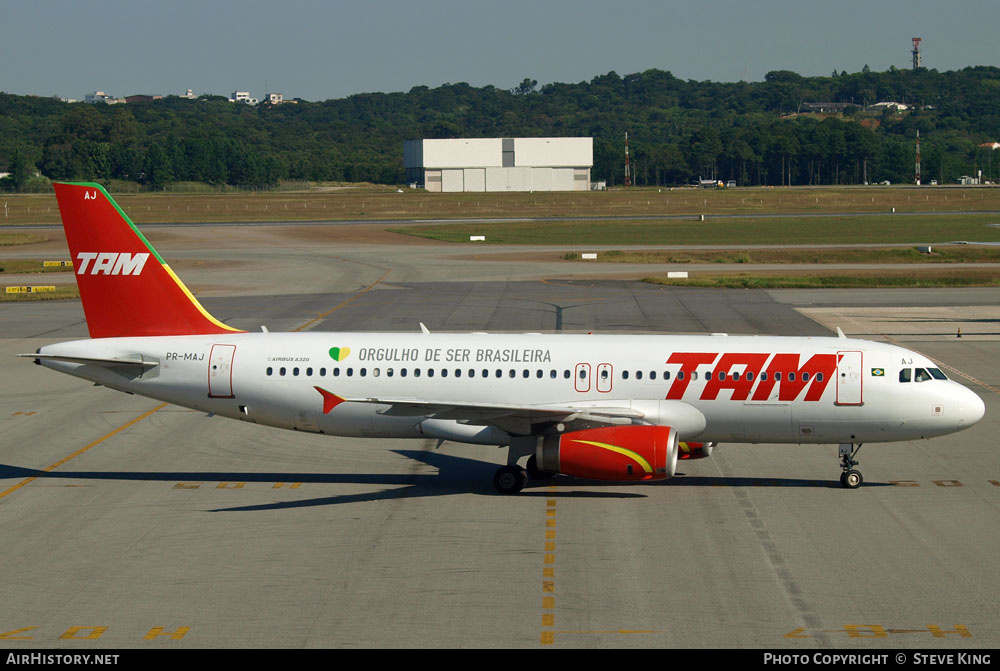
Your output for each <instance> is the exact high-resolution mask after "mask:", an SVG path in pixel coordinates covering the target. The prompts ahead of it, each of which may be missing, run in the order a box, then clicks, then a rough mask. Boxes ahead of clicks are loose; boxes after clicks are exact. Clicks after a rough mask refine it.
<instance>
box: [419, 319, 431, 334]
mask: <svg viewBox="0 0 1000 671" xmlns="http://www.w3.org/2000/svg"><path fill="white" fill-rule="evenodd" d="M420 332H421V333H430V330H429V329H428V328H427V327H426V326H424V323H423V322H420Z"/></svg>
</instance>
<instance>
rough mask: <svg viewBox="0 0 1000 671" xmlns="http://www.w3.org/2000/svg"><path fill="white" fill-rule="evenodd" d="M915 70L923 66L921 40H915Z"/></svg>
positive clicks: (916, 38) (915, 38) (917, 38)
mask: <svg viewBox="0 0 1000 671" xmlns="http://www.w3.org/2000/svg"><path fill="white" fill-rule="evenodd" d="M912 53H913V69H914V70H916V69H917V68H919V67H920V66H921V65H922V60H921V58H920V38H919V37H914V38H913V52H912Z"/></svg>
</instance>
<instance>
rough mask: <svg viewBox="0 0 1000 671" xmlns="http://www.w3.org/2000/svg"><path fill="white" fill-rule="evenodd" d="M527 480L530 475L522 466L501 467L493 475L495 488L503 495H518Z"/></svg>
mask: <svg viewBox="0 0 1000 671" xmlns="http://www.w3.org/2000/svg"><path fill="white" fill-rule="evenodd" d="M527 480H528V474H527V473H526V472H525V470H524V469H523V468H521V467H520V466H501V467H500V468H498V469H497V472H496V473H494V474H493V487H494V488H495V489H496V490H497V491H498V492H499V493H501V494H517V493H518V492H519V491H521V490H522V489H524V485H525V483H526V482H527Z"/></svg>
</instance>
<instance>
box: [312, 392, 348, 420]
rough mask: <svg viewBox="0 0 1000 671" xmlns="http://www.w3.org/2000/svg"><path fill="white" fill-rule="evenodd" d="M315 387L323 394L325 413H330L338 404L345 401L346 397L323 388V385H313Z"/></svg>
mask: <svg viewBox="0 0 1000 671" xmlns="http://www.w3.org/2000/svg"><path fill="white" fill-rule="evenodd" d="M313 389H315V390H316V391H318V392H319V393H320V394H322V396H323V414H324V415H329V414H330V411H331V410H333V409H334V408H336V407H337V406H338V405H340V404H341V403H343V402H344V399H342V398H341V397H339V396H337V395H336V394H334V393H331V392H329V391H327V390H326V389H323V388H322V387H317V386H315V385H314V386H313Z"/></svg>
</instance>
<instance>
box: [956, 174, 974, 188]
mask: <svg viewBox="0 0 1000 671" xmlns="http://www.w3.org/2000/svg"><path fill="white" fill-rule="evenodd" d="M958 183H959V184H961V185H963V186H975V185H977V184H979V178H978V177H972V176H970V175H962V176H961V177H959V178H958Z"/></svg>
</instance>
